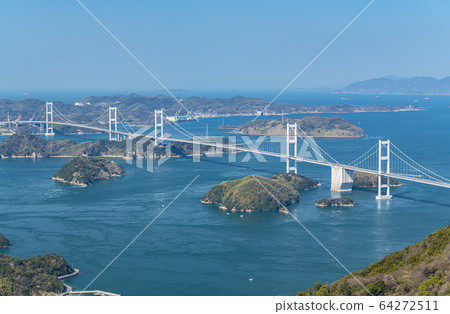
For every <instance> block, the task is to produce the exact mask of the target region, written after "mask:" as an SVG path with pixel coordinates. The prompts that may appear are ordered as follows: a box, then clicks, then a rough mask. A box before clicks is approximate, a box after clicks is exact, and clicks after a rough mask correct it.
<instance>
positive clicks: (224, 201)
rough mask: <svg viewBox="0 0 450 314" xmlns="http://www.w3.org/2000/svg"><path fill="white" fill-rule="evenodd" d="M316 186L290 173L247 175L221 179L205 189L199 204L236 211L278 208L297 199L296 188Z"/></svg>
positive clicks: (303, 188) (277, 209) (313, 182)
mask: <svg viewBox="0 0 450 314" xmlns="http://www.w3.org/2000/svg"><path fill="white" fill-rule="evenodd" d="M318 186H320V183H319V182H318V181H316V180H314V179H310V178H307V177H304V176H300V175H297V174H294V173H279V174H277V175H275V176H273V177H270V178H267V177H262V176H247V177H245V178H242V179H238V180H231V181H224V182H222V183H220V184H219V185H217V186H215V187H213V188H212V189H211V190H210V191H209V192H207V193H206V194H205V195H204V196H203V198H202V203H204V204H214V205H216V206H219V208H221V209H224V210H231V211H240V212H244V211H245V212H259V211H280V212H283V213H288V212H287V211H286V207H285V206H288V205H289V204H293V203H296V202H298V201H299V199H300V194H299V192H298V191H306V190H310V189H313V188H316V187H318Z"/></svg>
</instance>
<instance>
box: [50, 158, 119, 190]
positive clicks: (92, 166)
mask: <svg viewBox="0 0 450 314" xmlns="http://www.w3.org/2000/svg"><path fill="white" fill-rule="evenodd" d="M123 175H125V170H124V169H123V167H122V166H121V165H119V164H117V163H115V162H114V161H110V160H108V159H106V158H100V157H75V158H73V159H72V160H71V161H69V162H68V163H67V164H65V165H64V166H63V167H62V168H61V169H60V170H59V171H58V172H57V173H56V174H55V176H54V177H53V180H56V181H61V182H64V183H70V184H74V185H89V184H92V183H94V182H95V181H98V180H106V179H110V178H113V177H121V176H123Z"/></svg>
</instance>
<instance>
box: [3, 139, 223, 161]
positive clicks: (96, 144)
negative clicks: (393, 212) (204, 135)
mask: <svg viewBox="0 0 450 314" xmlns="http://www.w3.org/2000/svg"><path fill="white" fill-rule="evenodd" d="M142 139H143V136H138V137H136V138H134V139H133V140H132V151H131V156H127V148H126V141H108V140H96V141H86V142H82V143H76V142H74V141H70V140H60V141H53V140H46V139H43V138H40V137H38V136H35V135H32V134H26V133H16V134H13V135H11V136H10V137H8V138H7V139H5V140H4V141H2V142H0V159H6V158H47V157H77V156H98V157H120V158H128V157H130V158H136V157H139V158H148V157H149V156H150V157H151V158H160V157H163V156H166V154H168V153H170V156H171V157H174V158H183V157H191V156H193V155H194V154H199V155H200V156H206V155H210V154H216V153H218V152H219V151H220V149H218V148H215V147H212V146H205V145H200V147H199V149H198V152H194V147H193V145H192V144H189V143H180V142H171V143H158V145H152V144H154V141H153V140H151V139H148V141H145V143H144V144H143V145H142V152H137V143H138V142H139V141H140V140H142ZM216 140H217V141H218V142H219V143H223V144H229V143H231V142H230V141H229V139H227V138H216ZM151 146H152V147H153V150H152V151H151V152H149V151H148V148H149V147H151ZM222 152H223V153H228V152H229V150H228V149H223V150H222Z"/></svg>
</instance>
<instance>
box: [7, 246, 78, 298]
mask: <svg viewBox="0 0 450 314" xmlns="http://www.w3.org/2000/svg"><path fill="white" fill-rule="evenodd" d="M72 272H73V269H72V268H71V267H70V266H69V265H68V264H67V262H66V261H65V260H64V259H63V258H62V257H61V256H59V255H57V254H53V253H51V254H45V255H42V256H38V257H32V258H26V259H18V258H15V257H10V256H7V255H4V254H0V296H12V295H51V294H60V293H61V292H63V290H64V285H63V283H62V282H61V280H59V279H58V276H62V275H66V274H69V273H72Z"/></svg>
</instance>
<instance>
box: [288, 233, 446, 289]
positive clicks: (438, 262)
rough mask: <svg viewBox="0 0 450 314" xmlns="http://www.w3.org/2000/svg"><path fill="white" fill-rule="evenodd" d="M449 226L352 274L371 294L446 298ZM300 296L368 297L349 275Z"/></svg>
mask: <svg viewBox="0 0 450 314" xmlns="http://www.w3.org/2000/svg"><path fill="white" fill-rule="evenodd" d="M449 240H450V225H448V226H446V227H444V228H442V229H440V230H438V231H436V232H434V233H432V234H430V235H429V236H428V237H426V238H425V239H424V240H423V241H421V242H418V243H416V244H414V245H410V246H408V247H406V248H404V249H403V250H401V251H398V252H395V253H392V254H389V255H387V256H385V257H384V258H382V259H381V260H380V261H378V262H375V263H373V264H372V265H370V266H368V267H366V268H365V269H363V270H358V271H355V272H353V275H354V276H355V277H357V278H358V280H359V281H360V282H361V283H362V284H363V285H365V287H366V288H367V289H368V290H369V291H370V293H371V294H373V295H423V296H434V295H438V296H439V295H450V280H449V276H450V260H449V258H450V244H449ZM297 295H300V296H334V295H344V296H345V295H346V296H350V295H369V293H368V292H367V291H366V290H365V289H364V288H363V287H362V286H361V285H360V284H359V283H358V282H357V281H356V280H355V279H354V278H353V277H352V276H351V275H347V276H345V277H343V278H340V279H338V280H336V281H335V282H333V283H332V284H327V283H324V284H321V283H315V284H314V287H313V288H310V289H308V290H306V291H302V292H299V293H297Z"/></svg>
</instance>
